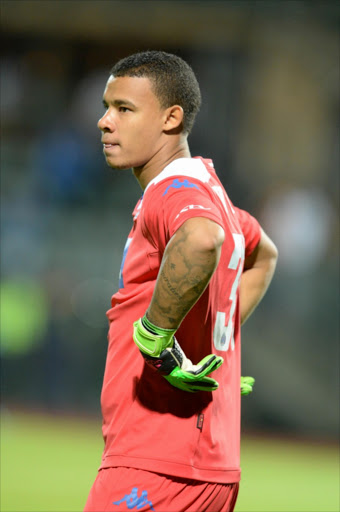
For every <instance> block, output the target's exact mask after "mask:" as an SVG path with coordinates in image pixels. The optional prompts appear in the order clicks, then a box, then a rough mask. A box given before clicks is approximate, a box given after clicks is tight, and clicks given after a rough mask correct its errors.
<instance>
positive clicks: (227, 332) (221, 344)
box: [214, 233, 244, 352]
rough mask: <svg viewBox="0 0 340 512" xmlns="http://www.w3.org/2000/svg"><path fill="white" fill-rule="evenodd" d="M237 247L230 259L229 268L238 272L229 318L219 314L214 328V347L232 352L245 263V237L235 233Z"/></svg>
mask: <svg viewBox="0 0 340 512" xmlns="http://www.w3.org/2000/svg"><path fill="white" fill-rule="evenodd" d="M233 238H234V243H235V247H234V250H233V253H232V255H231V258H230V262H229V265H228V268H230V269H232V270H236V269H238V270H237V273H236V276H235V279H234V282H233V285H232V287H231V291H230V296H229V301H230V308H229V316H228V318H226V317H227V314H226V313H223V312H220V311H218V312H217V315H216V322H215V327H214V345H215V348H216V349H217V350H223V351H225V352H226V351H227V350H228V349H229V347H231V350H234V348H235V340H234V322H235V320H234V316H235V309H236V297H237V289H238V286H239V282H240V278H241V274H242V270H243V261H244V237H243V235H240V234H237V233H233Z"/></svg>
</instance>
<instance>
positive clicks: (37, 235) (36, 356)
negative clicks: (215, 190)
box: [1, 23, 340, 437]
mask: <svg viewBox="0 0 340 512" xmlns="http://www.w3.org/2000/svg"><path fill="white" fill-rule="evenodd" d="M3 43H5V44H3V45H2V58H1V131H2V142H1V247H2V256H1V363H2V396H3V401H4V405H5V406H6V405H7V406H10V405H11V404H17V405H21V406H26V407H44V408H49V409H52V410H59V409H70V410H73V411H77V410H79V411H88V412H91V413H99V393H100V388H101V382H102V375H103V369H104V361H105V354H106V330H107V321H106V316H105V312H106V310H107V309H108V308H109V306H110V297H111V295H112V294H113V293H114V292H115V291H116V289H117V285H118V271H119V267H120V259H121V255H122V250H123V247H124V243H125V238H126V236H127V234H128V231H129V229H130V224H131V212H132V209H133V207H134V204H135V203H136V202H137V200H138V198H139V196H140V194H141V190H140V188H139V185H138V184H137V182H136V181H135V179H134V178H133V176H132V174H131V172H130V171H112V170H110V169H108V168H107V167H106V165H105V162H104V158H103V156H102V148H101V144H100V133H99V131H98V129H97V127H96V123H97V120H98V119H99V117H100V116H101V113H102V93H103V89H104V86H105V82H106V80H107V77H108V75H109V71H110V68H111V66H112V65H113V63H114V62H115V61H116V60H117V59H118V58H120V57H121V56H122V55H126V54H128V53H130V52H131V51H136V50H141V49H146V48H144V46H143V45H142V44H138V46H137V45H136V47H130V48H122V47H120V46H119V45H117V44H115V42H113V43H112V45H111V46H110V47H109V48H108V47H107V45H106V47H105V52H104V51H103V50H104V48H103V47H102V46H101V44H100V43H99V42H98V43H96V44H94V43H92V42H91V43H87V44H85V43H84V42H81V43H80V42H79V43H77V42H74V44H72V45H66V43H65V41H63V40H58V39H57V38H50V39H48V38H45V37H43V36H39V35H36V36H34V37H33V36H21V37H18V36H17V35H16V36H14V35H12V34H10V33H7V34H5V35H3ZM148 47H150V45H148ZM162 49H164V50H166V51H170V52H176V53H178V54H180V55H181V56H182V57H184V58H185V59H186V60H188V62H189V63H190V64H191V65H192V66H193V68H194V70H195V72H196V74H197V76H198V79H199V82H200V85H201V89H202V96H203V105H202V109H201V112H200V114H199V116H198V119H197V123H196V126H195V127H194V130H193V133H192V135H191V137H190V139H189V142H190V147H191V150H192V154H193V155H201V156H204V157H208V158H213V160H214V163H215V167H216V170H217V172H218V174H219V176H220V178H221V180H222V182H223V183H224V185H225V187H226V189H227V191H228V193H229V195H230V197H231V199H232V201H233V202H234V203H235V204H237V205H238V206H240V207H241V208H245V209H247V210H249V211H250V212H251V213H252V214H253V215H255V216H256V217H257V218H258V219H259V220H260V222H261V224H262V226H263V228H264V229H265V230H266V231H267V232H268V234H269V235H270V236H271V238H272V239H273V240H274V241H275V242H276V244H277V246H278V249H279V265H278V271H277V276H276V278H275V280H274V282H273V286H272V288H271V290H270V291H269V293H268V295H267V296H266V298H265V299H264V302H263V304H262V305H261V306H260V307H259V310H258V312H257V313H256V315H254V318H252V319H250V320H249V323H248V324H247V325H246V326H245V328H244V335H243V373H244V374H251V375H254V376H255V378H256V387H255V391H254V394H253V396H252V397H250V398H249V399H248V400H247V403H246V404H245V405H244V408H243V409H244V410H243V417H244V418H243V425H244V428H245V429H272V430H276V431H281V432H282V431H287V432H294V433H299V432H304V433H310V434H311V435H323V436H329V437H334V436H336V435H337V428H338V420H339V416H338V415H339V406H338V400H337V398H338V395H337V393H338V392H337V389H338V385H339V366H338V363H337V361H338V356H339V345H338V341H339V339H338V334H339V333H338V322H337V307H338V298H339V295H338V277H339V275H338V273H339V267H338V257H339V253H338V228H339V224H338V211H339V210H338V208H339V205H338V202H337V201H338V185H339V183H338V167H339V147H338V135H339V113H340V110H339V97H338V86H339V61H338V52H339V48H338V41H337V37H336V34H334V30H333V29H330V30H327V29H326V28H324V27H322V28H321V27H319V26H318V25H315V26H314V25H313V26H312V27H308V26H307V27H301V26H300V25H296V24H294V23H293V24H291V25H288V26H287V25H285V24H276V25H274V26H273V24H269V23H267V24H263V25H261V26H257V25H254V26H253V27H251V30H250V36H249V38H248V40H247V41H243V44H242V45H239V46H238V47H236V48H233V47H230V48H225V47H216V48H213V49H212V48H208V49H207V48H201V47H197V46H195V47H192V48H189V47H185V48H178V47H175V46H174V45H169V47H163V48H162Z"/></svg>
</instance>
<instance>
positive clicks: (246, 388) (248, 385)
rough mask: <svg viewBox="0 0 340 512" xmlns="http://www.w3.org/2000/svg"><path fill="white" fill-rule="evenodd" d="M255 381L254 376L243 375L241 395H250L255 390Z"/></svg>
mask: <svg viewBox="0 0 340 512" xmlns="http://www.w3.org/2000/svg"><path fill="white" fill-rule="evenodd" d="M254 382H255V379H254V378H253V377H241V395H249V393H251V392H252V391H253V386H254Z"/></svg>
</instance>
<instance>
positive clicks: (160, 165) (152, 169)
mask: <svg viewBox="0 0 340 512" xmlns="http://www.w3.org/2000/svg"><path fill="white" fill-rule="evenodd" d="M190 156H191V155H190V149H189V145H188V141H187V139H183V140H182V141H181V143H180V144H178V145H177V146H176V147H175V148H173V150H172V151H167V153H166V154H164V152H162V151H160V152H159V153H157V154H156V155H155V156H154V157H153V158H152V160H150V161H149V162H148V163H146V164H145V165H143V166H142V167H135V168H133V169H132V171H133V174H134V175H135V177H136V179H137V181H138V182H139V184H140V186H141V187H142V189H143V190H145V189H146V187H147V185H148V184H149V183H150V181H151V180H153V179H154V178H155V177H156V176H158V174H160V173H161V172H162V171H163V169H164V168H165V167H166V166H167V165H169V164H170V163H171V162H173V161H174V160H177V159H178V158H190Z"/></svg>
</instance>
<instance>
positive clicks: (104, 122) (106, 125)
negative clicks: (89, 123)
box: [97, 112, 115, 132]
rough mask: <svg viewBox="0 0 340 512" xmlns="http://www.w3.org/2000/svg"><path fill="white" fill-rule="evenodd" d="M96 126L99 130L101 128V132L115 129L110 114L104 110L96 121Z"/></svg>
mask: <svg viewBox="0 0 340 512" xmlns="http://www.w3.org/2000/svg"><path fill="white" fill-rule="evenodd" d="M97 126H98V128H99V130H101V131H102V132H104V131H110V132H112V131H114V129H115V124H114V120H113V119H112V116H111V115H110V113H109V112H105V114H104V115H103V117H101V118H100V119H99V121H98V123H97Z"/></svg>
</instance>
